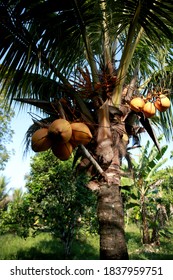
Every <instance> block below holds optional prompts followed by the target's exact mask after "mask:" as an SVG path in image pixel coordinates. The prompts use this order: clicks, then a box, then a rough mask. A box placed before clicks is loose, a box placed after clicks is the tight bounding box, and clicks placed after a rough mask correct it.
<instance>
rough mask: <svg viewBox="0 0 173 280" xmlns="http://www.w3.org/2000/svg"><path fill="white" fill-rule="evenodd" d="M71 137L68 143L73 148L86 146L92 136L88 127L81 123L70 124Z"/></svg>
mask: <svg viewBox="0 0 173 280" xmlns="http://www.w3.org/2000/svg"><path fill="white" fill-rule="evenodd" d="M71 128H72V136H71V139H70V143H71V144H72V145H73V147H75V146H78V145H79V144H83V145H86V144H88V143H89V142H90V141H91V139H92V134H91V131H90V129H89V127H88V126H87V125H86V124H84V123H82V122H74V123H71Z"/></svg>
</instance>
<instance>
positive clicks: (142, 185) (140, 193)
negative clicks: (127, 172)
mask: <svg viewBox="0 0 173 280" xmlns="http://www.w3.org/2000/svg"><path fill="white" fill-rule="evenodd" d="M167 148H168V146H167V145H164V146H162V147H161V149H160V152H159V151H158V150H157V149H156V147H150V141H147V143H146V145H145V147H142V148H141V154H140V155H139V160H138V161H135V160H132V166H133V168H132V170H133V171H132V173H133V175H132V178H131V181H130V188H131V189H132V190H131V192H132V195H130V198H129V200H128V202H127V204H126V208H127V209H132V208H133V209H135V213H136V214H135V215H137V216H136V217H137V220H140V224H141V232H142V242H143V244H149V243H150V241H151V239H150V233H149V219H150V215H149V208H154V206H155V208H156V207H157V196H158V192H159V186H161V184H162V182H163V181H164V180H165V172H162V170H160V168H162V166H163V165H164V163H165V162H166V161H167V158H164V154H165V152H166V151H167ZM124 184H125V182H124ZM152 210H153V209H152ZM127 211H128V210H127ZM150 222H151V219H150Z"/></svg>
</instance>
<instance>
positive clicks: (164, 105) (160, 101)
mask: <svg viewBox="0 0 173 280" xmlns="http://www.w3.org/2000/svg"><path fill="white" fill-rule="evenodd" d="M154 106H155V107H156V108H157V110H159V111H160V112H164V111H166V110H167V109H168V108H169V107H170V106H171V102H170V100H169V98H168V97H167V96H166V95H164V94H160V95H159V97H157V99H156V101H155V103H154Z"/></svg>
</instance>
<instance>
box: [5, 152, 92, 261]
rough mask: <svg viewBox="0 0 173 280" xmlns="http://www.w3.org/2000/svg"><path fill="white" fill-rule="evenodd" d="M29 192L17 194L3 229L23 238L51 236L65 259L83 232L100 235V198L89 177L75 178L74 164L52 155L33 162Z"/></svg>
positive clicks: (29, 177)
mask: <svg viewBox="0 0 173 280" xmlns="http://www.w3.org/2000/svg"><path fill="white" fill-rule="evenodd" d="M26 179H27V183H26V188H27V192H26V193H25V194H23V195H22V193H21V191H20V190H15V192H14V194H13V201H12V202H11V204H10V205H9V207H8V213H6V214H5V215H4V222H3V224H2V225H1V227H2V228H3V229H4V230H5V229H6V230H8V231H12V232H16V233H18V234H19V235H20V236H23V237H26V236H28V235H29V233H31V232H30V229H32V234H33V235H35V234H38V233H40V232H44V231H46V232H50V233H51V234H52V235H53V236H54V237H55V238H60V240H61V242H62V243H63V245H64V257H65V258H68V257H69V256H70V250H71V245H72V242H73V241H74V239H75V238H76V236H77V234H79V229H80V228H82V231H83V233H84V234H87V231H90V232H93V233H94V232H95V233H96V232H97V219H96V196H95V195H94V194H93V193H92V191H91V190H89V189H88V188H87V187H86V184H87V181H88V178H87V176H86V175H85V174H83V173H82V174H80V175H75V174H74V172H73V169H72V161H68V162H61V161H59V160H58V159H57V158H56V157H55V156H54V155H52V153H51V152H50V151H48V152H45V153H40V154H39V155H37V156H34V157H33V158H32V160H31V171H30V173H29V174H28V175H27V177H26Z"/></svg>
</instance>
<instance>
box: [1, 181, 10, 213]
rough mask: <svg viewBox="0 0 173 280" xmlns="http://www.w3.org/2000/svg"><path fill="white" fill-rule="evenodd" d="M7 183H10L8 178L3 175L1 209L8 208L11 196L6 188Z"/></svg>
mask: <svg viewBox="0 0 173 280" xmlns="http://www.w3.org/2000/svg"><path fill="white" fill-rule="evenodd" d="M7 184H8V182H7V179H6V178H5V177H3V176H2V177H0V209H1V210H6V209H7V205H8V203H9V201H10V198H9V196H8V193H7V190H6V186H7Z"/></svg>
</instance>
